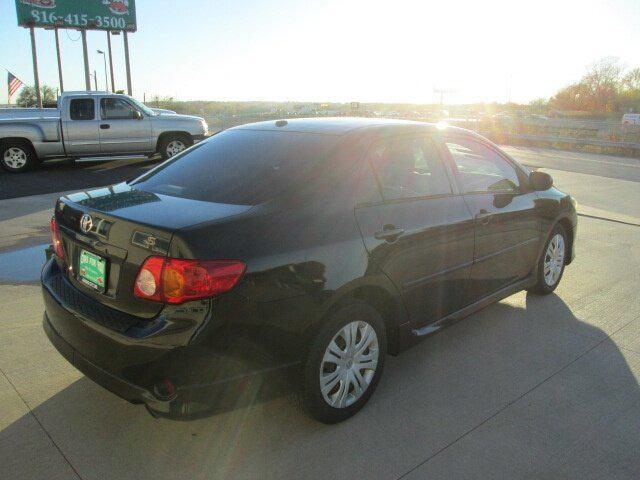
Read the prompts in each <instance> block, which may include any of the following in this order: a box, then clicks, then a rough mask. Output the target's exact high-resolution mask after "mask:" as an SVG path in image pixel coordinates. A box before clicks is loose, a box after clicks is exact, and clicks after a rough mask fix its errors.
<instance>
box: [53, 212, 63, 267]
mask: <svg viewBox="0 0 640 480" xmlns="http://www.w3.org/2000/svg"><path fill="white" fill-rule="evenodd" d="M49 228H50V229H51V246H52V247H53V251H54V252H55V254H56V255H57V256H58V257H59V258H60V260H64V248H62V238H61V237H60V229H59V228H58V222H57V221H56V219H55V217H53V218H52V219H51V223H50V224H49Z"/></svg>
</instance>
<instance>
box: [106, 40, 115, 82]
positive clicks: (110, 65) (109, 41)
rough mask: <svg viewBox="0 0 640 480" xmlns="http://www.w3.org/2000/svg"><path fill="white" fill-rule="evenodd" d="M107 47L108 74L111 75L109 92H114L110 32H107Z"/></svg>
mask: <svg viewBox="0 0 640 480" xmlns="http://www.w3.org/2000/svg"><path fill="white" fill-rule="evenodd" d="M107 47H108V50H109V72H110V73H111V91H112V92H115V91H116V85H115V82H114V81H113V57H112V56H111V32H110V31H109V30H107Z"/></svg>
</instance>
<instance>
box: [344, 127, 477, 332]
mask: <svg viewBox="0 0 640 480" xmlns="http://www.w3.org/2000/svg"><path fill="white" fill-rule="evenodd" d="M364 168H365V170H370V173H371V175H373V178H374V179H375V181H376V183H377V185H378V188H379V189H380V192H381V197H380V201H378V202H373V204H367V205H361V206H359V207H357V208H356V209H355V215H356V219H357V222H358V225H359V227H360V231H361V233H362V235H363V239H364V243H365V246H366V249H367V251H368V252H369V254H370V261H371V262H372V264H373V265H374V266H375V267H376V268H379V269H381V270H382V271H383V272H384V273H385V274H386V275H387V276H388V277H389V278H390V279H391V280H392V281H393V282H394V284H395V285H396V286H397V288H398V289H399V291H400V292H401V293H402V297H403V300H404V302H405V305H406V307H407V310H408V312H409V315H410V317H411V321H412V323H413V324H414V326H416V327H419V326H422V325H426V324H428V323H432V322H434V321H437V320H439V319H441V318H442V317H444V316H446V315H447V314H449V313H452V312H454V311H456V310H458V309H459V308H461V307H462V306H464V304H465V302H466V300H465V297H466V284H467V281H468V279H469V276H470V272H471V265H472V262H473V241H474V226H473V219H472V216H471V214H470V212H469V209H468V208H467V205H466V204H465V202H464V200H463V198H462V197H461V196H460V195H457V194H456V192H455V191H454V189H453V186H452V183H451V179H450V176H449V174H448V172H447V170H446V168H445V165H444V164H443V162H442V159H441V155H440V152H439V151H438V149H437V147H436V146H435V144H434V142H433V141H432V140H431V138H429V137H428V136H425V135H421V136H413V135H410V136H396V137H389V138H384V139H380V140H378V141H377V142H375V143H374V144H373V145H372V147H371V148H370V149H369V152H368V154H367V159H366V162H365V165H364ZM365 173H366V172H365ZM365 178H366V177H365Z"/></svg>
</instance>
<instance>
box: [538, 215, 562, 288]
mask: <svg viewBox="0 0 640 480" xmlns="http://www.w3.org/2000/svg"><path fill="white" fill-rule="evenodd" d="M566 258H567V232H566V230H565V229H564V227H563V226H562V225H560V224H557V225H556V226H555V227H554V228H553V230H552V231H551V234H550V235H549V238H548V239H547V243H546V244H545V246H544V251H543V254H542V256H541V257H540V260H539V261H538V268H537V275H536V277H537V278H536V284H535V285H534V286H533V287H532V288H531V289H530V291H532V292H533V293H538V294H540V295H546V294H548V293H551V292H553V291H554V290H555V289H556V287H557V286H558V284H559V283H560V279H561V278H562V274H563V273H564V266H565V262H566Z"/></svg>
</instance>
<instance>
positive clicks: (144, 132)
mask: <svg viewBox="0 0 640 480" xmlns="http://www.w3.org/2000/svg"><path fill="white" fill-rule="evenodd" d="M100 116H101V119H102V121H101V122H100V150H101V152H102V153H104V154H108V153H144V152H149V151H152V150H153V148H152V147H151V119H150V118H149V117H148V116H147V115H145V114H144V113H143V112H141V111H140V110H138V109H137V108H136V107H134V106H133V105H132V104H131V103H130V102H128V101H127V100H126V99H124V98H118V97H103V98H101V99H100Z"/></svg>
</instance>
